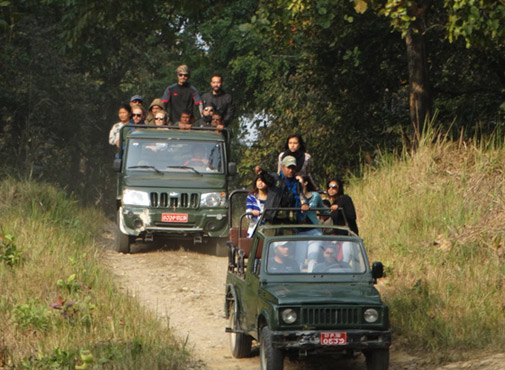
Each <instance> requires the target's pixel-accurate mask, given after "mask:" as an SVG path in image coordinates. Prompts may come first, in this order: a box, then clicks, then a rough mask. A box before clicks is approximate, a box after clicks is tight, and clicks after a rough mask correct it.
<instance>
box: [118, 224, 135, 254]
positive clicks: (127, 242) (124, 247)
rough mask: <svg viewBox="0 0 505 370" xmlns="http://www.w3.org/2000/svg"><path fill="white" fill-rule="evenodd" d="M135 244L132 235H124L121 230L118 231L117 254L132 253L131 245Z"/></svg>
mask: <svg viewBox="0 0 505 370" xmlns="http://www.w3.org/2000/svg"><path fill="white" fill-rule="evenodd" d="M132 243H133V237H132V236H130V235H126V234H123V233H122V232H121V230H119V228H117V230H116V245H115V247H116V248H115V250H116V252H120V253H130V251H131V244H132Z"/></svg>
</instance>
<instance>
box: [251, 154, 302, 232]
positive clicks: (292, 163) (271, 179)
mask: <svg viewBox="0 0 505 370" xmlns="http://www.w3.org/2000/svg"><path fill="white" fill-rule="evenodd" d="M255 171H256V173H257V174H260V173H264V171H263V169H262V168H261V167H259V166H257V167H256V169H255ZM265 178H266V181H267V182H268V183H269V184H272V185H273V186H269V187H268V197H267V200H266V202H265V208H278V207H301V210H302V212H303V211H308V209H309V205H308V202H307V200H306V199H305V197H304V195H303V189H302V186H301V184H300V181H298V179H297V178H296V159H295V158H294V157H292V156H287V157H285V158H284V159H283V160H282V163H281V170H280V171H279V173H278V174H267V173H265ZM265 220H266V221H267V222H270V223H283V222H288V220H286V217H281V216H280V215H279V214H278V212H272V211H270V212H266V213H265Z"/></svg>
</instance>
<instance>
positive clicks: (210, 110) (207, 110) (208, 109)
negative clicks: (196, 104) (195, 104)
mask: <svg viewBox="0 0 505 370" xmlns="http://www.w3.org/2000/svg"><path fill="white" fill-rule="evenodd" d="M204 111H206V112H213V111H214V109H212V108H205V109H204Z"/></svg>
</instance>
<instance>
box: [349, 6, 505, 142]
mask: <svg viewBox="0 0 505 370" xmlns="http://www.w3.org/2000/svg"><path fill="white" fill-rule="evenodd" d="M354 2H355V6H356V10H357V11H358V12H364V11H366V9H367V7H368V4H370V5H371V6H372V8H373V9H374V10H375V11H376V12H377V13H379V14H382V15H384V16H386V17H387V18H388V19H389V20H390V24H391V27H392V29H393V30H395V31H399V32H401V34H402V37H404V38H405V43H406V46H407V56H408V63H409V88H410V94H409V95H410V98H409V105H410V120H411V123H412V126H413V128H414V132H415V133H416V134H418V133H419V127H420V125H422V124H423V123H424V122H425V120H427V119H428V120H429V119H430V117H431V115H432V101H433V97H432V93H431V89H430V82H429V74H428V63H427V56H426V41H425V38H426V32H427V31H428V29H429V28H430V27H443V28H444V29H445V30H446V33H445V38H447V39H448V40H449V41H450V42H453V41H456V40H457V39H458V38H459V37H462V38H464V39H465V42H466V46H467V47H468V48H469V47H471V46H472V45H475V46H485V45H489V44H494V47H495V48H503V45H501V40H503V36H505V2H503V1H501V0H500V1H496V2H488V1H483V0H444V1H443V2H432V0H409V1H404V0H354ZM433 8H435V9H433ZM429 13H431V14H434V15H435V16H434V17H433V20H434V22H431V23H432V24H430V22H429V20H430V19H429Z"/></svg>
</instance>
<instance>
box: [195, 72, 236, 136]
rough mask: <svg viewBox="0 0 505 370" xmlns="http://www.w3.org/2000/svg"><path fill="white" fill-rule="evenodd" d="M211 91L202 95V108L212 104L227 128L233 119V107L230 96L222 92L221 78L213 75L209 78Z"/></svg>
mask: <svg viewBox="0 0 505 370" xmlns="http://www.w3.org/2000/svg"><path fill="white" fill-rule="evenodd" d="M210 87H211V90H210V92H208V93H205V94H203V95H202V99H203V103H204V106H205V105H207V104H208V103H212V104H214V106H215V107H216V111H217V112H219V113H221V114H222V116H223V123H224V126H225V127H228V126H229V124H230V123H231V120H232V119H233V105H232V99H231V95H230V94H227V93H225V92H224V90H223V77H222V76H221V75H218V74H215V75H213V76H212V77H211V78H210Z"/></svg>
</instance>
